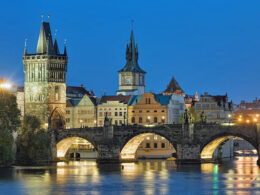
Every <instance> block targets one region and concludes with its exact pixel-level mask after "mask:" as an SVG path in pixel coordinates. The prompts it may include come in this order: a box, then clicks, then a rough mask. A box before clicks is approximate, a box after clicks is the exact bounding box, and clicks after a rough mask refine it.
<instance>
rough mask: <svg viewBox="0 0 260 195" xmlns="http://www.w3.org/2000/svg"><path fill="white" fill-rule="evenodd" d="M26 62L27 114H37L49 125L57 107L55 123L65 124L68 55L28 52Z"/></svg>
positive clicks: (25, 98) (43, 123)
mask: <svg viewBox="0 0 260 195" xmlns="http://www.w3.org/2000/svg"><path fill="white" fill-rule="evenodd" d="M23 63H24V74H25V83H24V93H25V95H24V104H25V110H24V111H25V114H29V115H34V116H37V117H38V118H39V119H40V120H41V123H42V125H43V127H45V128H47V126H48V118H49V116H50V115H51V113H52V111H54V109H55V110H56V111H55V113H54V114H53V123H52V124H54V123H55V122H56V121H57V120H61V121H60V122H62V123H63V124H65V113H66V71H67V57H64V56H63V57H57V56H55V57H54V56H48V55H31V56H28V55H25V56H24V58H23ZM54 121H55V122H54Z"/></svg>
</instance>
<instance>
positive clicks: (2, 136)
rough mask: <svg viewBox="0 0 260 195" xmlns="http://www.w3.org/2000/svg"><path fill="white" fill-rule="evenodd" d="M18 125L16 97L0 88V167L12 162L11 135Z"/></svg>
mask: <svg viewBox="0 0 260 195" xmlns="http://www.w3.org/2000/svg"><path fill="white" fill-rule="evenodd" d="M19 125H20V111H19V109H18V107H17V103H16V97H15V96H14V95H13V94H11V93H9V92H8V91H7V90H4V89H2V88H0V166H8V165H10V164H11V163H12V162H13V161H14V157H15V155H14V150H13V146H14V139H13V135H12V133H13V132H15V131H17V129H18V127H19Z"/></svg>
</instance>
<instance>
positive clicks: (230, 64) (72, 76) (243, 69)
mask: <svg viewBox="0 0 260 195" xmlns="http://www.w3.org/2000/svg"><path fill="white" fill-rule="evenodd" d="M259 10H260V1H259V0H250V1H248V0H210V1H209V0H197V1H194V0H179V1H177V0H176V1H174V0H168V1H167V0H160V1H159V0H146V1H144V0H82V1H79V0H78V1H71V0H67V1H66V0H63V1H48V0H44V1H39V0H37V1H35V0H34V1H29V0H28V1H20V0H16V1H2V2H1V7H0V21H1V28H0V77H4V78H9V79H10V80H12V81H13V82H14V83H16V84H17V85H23V80H24V75H23V64H22V55H23V49H24V40H25V38H27V39H28V42H27V44H28V52H31V53H32V52H35V50H36V45H37V39H38V35H39V31H40V25H41V12H44V14H45V20H47V14H48V12H49V13H50V16H51V18H50V23H51V28H52V33H53V34H54V31H55V29H58V33H57V39H58V41H59V47H60V50H63V40H64V39H67V49H68V56H69V64H68V73H67V83H68V85H80V84H84V85H85V86H86V88H87V89H93V90H94V92H95V93H96V94H97V95H98V96H101V95H102V94H104V92H105V93H106V94H107V95H112V94H115V91H116V90H117V88H118V73H117V71H118V70H119V69H121V68H122V67H123V66H124V65H125V47H126V43H127V40H128V39H129V36H130V26H131V25H130V23H131V20H132V19H133V20H134V21H135V22H134V35H135V39H136V40H137V42H138V46H139V64H140V66H141V67H142V69H144V70H145V71H146V72H147V75H146V91H153V92H156V93H159V92H162V91H163V90H164V89H165V88H166V86H167V84H168V82H169V81H170V79H171V77H172V76H174V77H175V78H176V80H177V81H178V82H179V84H180V85H181V87H182V88H183V89H184V91H185V92H186V93H187V94H194V93H195V91H198V92H199V94H201V93H204V92H209V93H210V94H225V93H226V92H228V95H229V96H230V98H231V99H232V100H233V101H234V102H236V103H238V102H240V100H241V99H245V100H252V99H254V98H255V97H257V96H258V97H260V87H259V84H260V55H259V54H260V11H259Z"/></svg>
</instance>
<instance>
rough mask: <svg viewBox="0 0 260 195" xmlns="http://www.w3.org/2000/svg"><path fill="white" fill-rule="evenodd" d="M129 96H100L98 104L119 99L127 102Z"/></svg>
mask: <svg viewBox="0 0 260 195" xmlns="http://www.w3.org/2000/svg"><path fill="white" fill-rule="evenodd" d="M130 97H131V96H130V95H115V96H102V97H101V99H100V101H99V104H102V103H106V102H107V101H119V102H122V103H124V104H128V102H129V99H130Z"/></svg>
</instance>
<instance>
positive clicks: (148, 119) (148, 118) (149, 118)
mask: <svg viewBox="0 0 260 195" xmlns="http://www.w3.org/2000/svg"><path fill="white" fill-rule="evenodd" d="M147 118H148V123H149V125H150V119H151V117H150V116H148V117H147Z"/></svg>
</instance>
